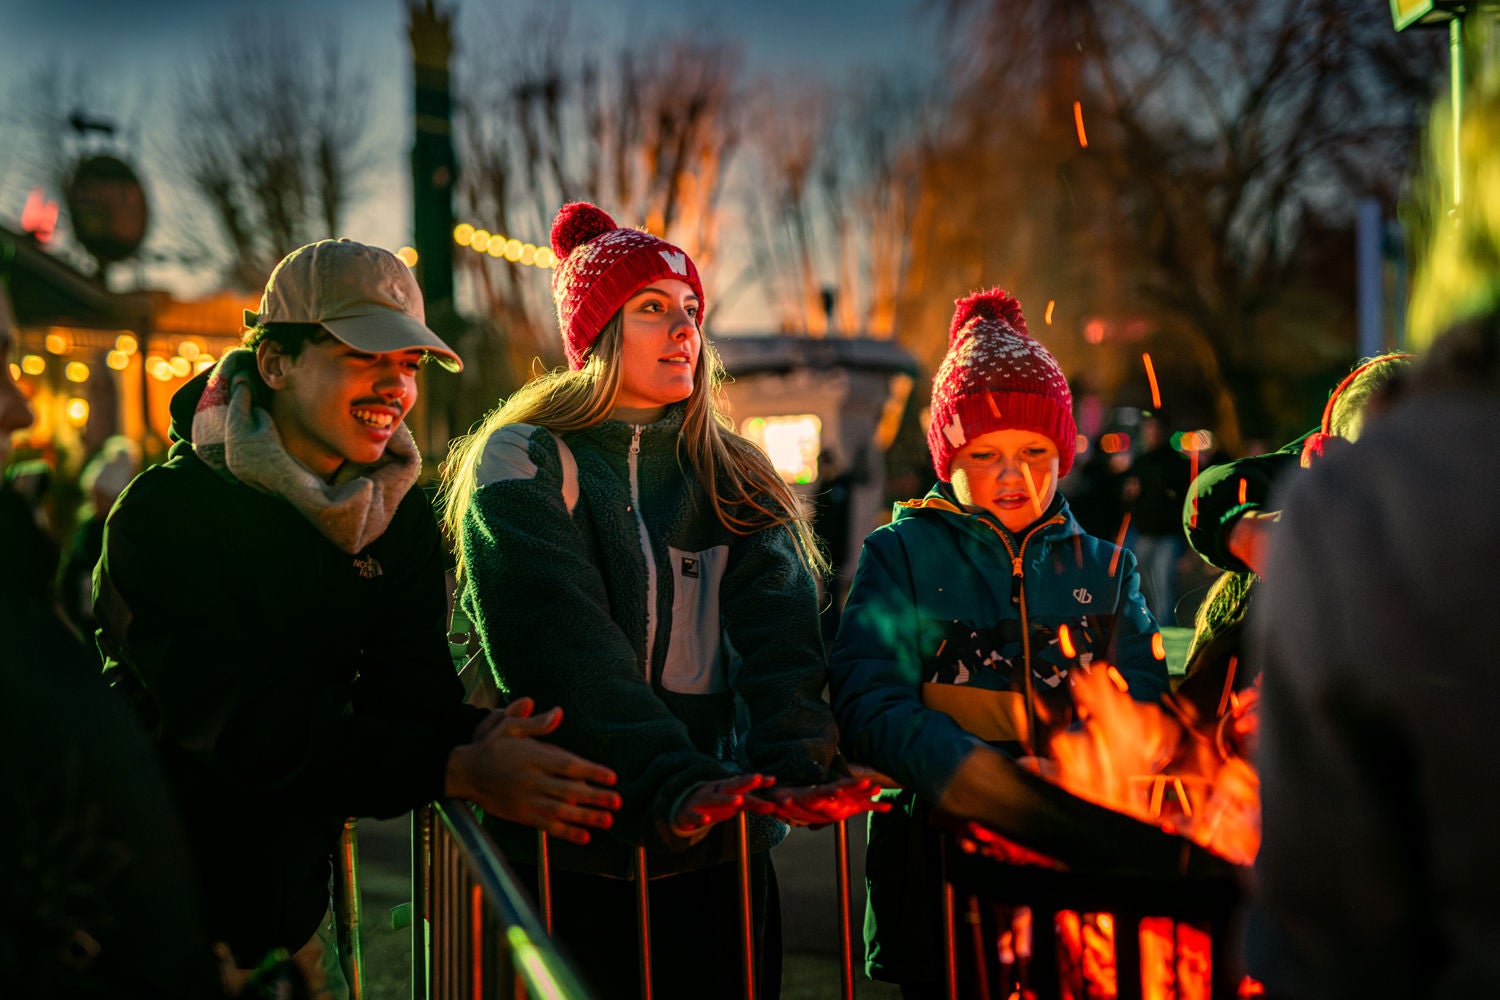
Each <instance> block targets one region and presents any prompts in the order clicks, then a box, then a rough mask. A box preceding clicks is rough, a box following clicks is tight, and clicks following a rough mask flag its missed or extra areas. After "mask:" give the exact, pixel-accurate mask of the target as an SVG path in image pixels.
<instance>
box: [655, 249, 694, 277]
mask: <svg viewBox="0 0 1500 1000" xmlns="http://www.w3.org/2000/svg"><path fill="white" fill-rule="evenodd" d="M657 253H659V254H661V259H662V260H664V261H666V262H667V266H668V267H670V268H671V269H672V271H673V273H674V274H687V254H685V253H683V252H682V251H681V250H678V251H677V252H676V253H673V252H672V251H670V250H658V251H657Z"/></svg>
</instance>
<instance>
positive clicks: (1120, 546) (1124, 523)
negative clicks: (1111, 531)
mask: <svg viewBox="0 0 1500 1000" xmlns="http://www.w3.org/2000/svg"><path fill="white" fill-rule="evenodd" d="M1129 530H1130V512H1129V511H1126V512H1125V517H1124V518H1123V519H1121V521H1120V533H1119V534H1118V535H1116V536H1115V554H1114V555H1112V556H1110V557H1109V575H1110V576H1114V575H1115V570H1117V569H1119V568H1120V553H1121V552H1124V551H1125V534H1126V532H1128V531H1129Z"/></svg>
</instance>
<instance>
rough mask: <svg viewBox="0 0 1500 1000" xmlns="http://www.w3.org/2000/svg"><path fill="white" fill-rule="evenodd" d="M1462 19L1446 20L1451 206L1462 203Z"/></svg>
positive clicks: (1456, 206) (1454, 207) (1456, 17)
mask: <svg viewBox="0 0 1500 1000" xmlns="http://www.w3.org/2000/svg"><path fill="white" fill-rule="evenodd" d="M1463 75H1464V21H1463V18H1462V17H1459V16H1455V17H1454V18H1453V20H1451V21H1449V22H1448V86H1449V90H1450V100H1451V101H1452V106H1453V206H1452V208H1453V209H1454V210H1455V211H1457V209H1458V207H1459V206H1460V205H1461V204H1463V164H1462V159H1463V129H1462V128H1461V125H1462V123H1463V110H1464V96H1463V95H1464V85H1463Z"/></svg>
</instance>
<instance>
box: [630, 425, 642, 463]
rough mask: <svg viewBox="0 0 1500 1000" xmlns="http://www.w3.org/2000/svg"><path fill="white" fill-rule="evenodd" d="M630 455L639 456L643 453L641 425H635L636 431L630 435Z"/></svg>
mask: <svg viewBox="0 0 1500 1000" xmlns="http://www.w3.org/2000/svg"><path fill="white" fill-rule="evenodd" d="M630 453H631V454H632V455H639V454H640V453H641V425H640V424H636V425H635V431H634V433H632V434H631V435H630Z"/></svg>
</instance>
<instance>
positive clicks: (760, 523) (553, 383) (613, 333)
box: [438, 313, 829, 577]
mask: <svg viewBox="0 0 1500 1000" xmlns="http://www.w3.org/2000/svg"><path fill="white" fill-rule="evenodd" d="M621 315H622V314H621V313H616V314H615V315H614V316H613V317H612V318H611V319H610V321H609V322H608V323H606V324H605V325H604V329H603V330H601V331H600V333H599V339H598V340H597V341H595V343H594V346H593V349H592V350H591V351H590V352H589V357H588V360H587V361H586V362H585V363H584V366H583V367H582V368H580V369H579V370H577V371H572V370H569V369H566V368H558V369H554V370H553V371H550V372H547V373H546V374H544V375H541V376H539V377H537V378H535V379H533V380H532V381H530V382H528V383H526V384H525V385H524V386H522V387H521V388H519V389H517V390H516V391H515V392H513V393H512V394H511V395H510V398H509V399H505V400H502V401H501V402H500V404H499V405H498V406H496V407H495V408H494V409H493V410H491V411H490V412H489V414H488V415H486V416H485V418H484V419H483V420H482V421H480V423H479V424H478V425H477V426H476V427H475V429H474V430H473V431H471V432H470V433H468V434H466V435H464V436H463V437H460V438H456V439H454V441H453V443H452V444H451V445H450V446H449V449H448V459H447V461H446V462H445V463H444V464H443V476H442V486H441V488H440V490H439V494H438V497H439V509H440V510H441V511H442V519H443V527H444V529H445V530H446V531H447V533H448V537H449V538H451V539H452V540H453V544H454V548H455V554H456V556H457V558H458V567H459V574H460V575H462V574H463V568H464V563H465V559H464V551H463V519H464V513H465V511H467V510H468V507H469V500H470V498H471V497H472V496H473V494H474V490H475V488H476V486H477V484H476V482H475V478H474V477H475V473H476V471H477V469H478V467H479V459H480V456H481V455H482V454H483V453H484V447H485V444H486V442H488V441H489V438H490V435H491V434H493V433H495V431H497V430H499V429H500V428H501V427H505V426H507V425H509V424H535V425H537V426H540V427H545V428H547V429H548V430H550V431H554V432H556V433H558V434H564V433H567V432H568V431H576V430H582V429H583V428H585V427H592V426H594V425H595V424H598V423H602V422H603V421H605V420H607V419H609V416H610V413H611V412H612V411H613V410H614V406H615V399H616V398H617V397H618V396H619V393H620V367H621V366H620V354H621V350H622V348H623V342H624V335H623V327H624V323H623V320H622V318H621ZM723 380H724V366H723V364H722V363H721V362H720V360H719V354H718V352H717V351H715V350H714V348H713V345H712V344H710V343H709V342H708V341H707V340H704V341H703V349H702V351H701V352H700V354H699V356H698V368H697V371H695V372H694V373H693V391H692V393H691V394H690V395H689V396H688V398H687V410H686V412H685V413H684V415H683V422H682V436H681V437H680V438H679V439H678V444H677V448H678V454H679V460H680V459H681V457H683V455H684V454H685V456H686V458H687V462H688V464H689V465H690V466H691V467H692V470H693V473H694V474H695V475H696V477H697V479H698V482H699V483H700V484H702V486H703V490H704V492H705V493H707V494H708V499H709V503H710V504H711V505H712V507H713V510H714V515H715V516H716V517H717V518H718V519H719V523H721V524H722V525H724V527H726V528H728V529H729V530H730V531H732V532H734V533H735V534H737V535H748V534H752V533H753V532H756V531H759V530H761V529H763V528H773V527H780V528H783V529H785V530H786V531H788V532H790V533H791V535H792V538H793V540H794V542H795V543H796V546H797V551H798V554H799V555H800V556H801V558H802V561H803V563H804V564H805V565H806V566H807V567H808V569H809V570H811V571H812V572H813V573H814V574H817V575H818V576H820V577H825V576H826V575H827V574H828V572H829V563H828V557H827V556H826V555H825V554H824V552H823V549H822V547H821V546H820V545H819V544H818V541H817V536H816V535H814V534H813V531H812V527H811V525H810V523H809V521H808V518H807V516H806V515H805V514H804V513H803V510H802V505H801V502H800V500H799V499H798V497H797V495H796V494H795V493H793V492H792V489H791V488H790V487H789V486H787V484H786V483H784V482H782V480H781V477H780V476H778V475H777V474H776V470H775V469H774V468H772V466H771V463H770V460H769V459H767V458H766V455H765V453H764V452H762V451H761V450H760V449H759V448H757V447H756V446H755V445H754V444H753V443H751V442H750V441H748V440H747V439H745V438H743V437H741V436H740V435H738V434H736V433H735V432H734V430H733V426H734V425H733V423H732V422H731V421H730V419H729V416H728V414H726V413H725V412H724V409H723V407H722V406H721V405H720V402H719V393H720V386H721V384H722V383H723Z"/></svg>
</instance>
